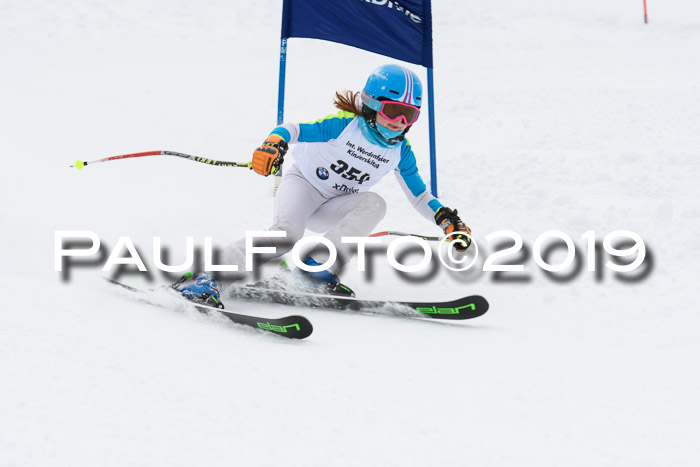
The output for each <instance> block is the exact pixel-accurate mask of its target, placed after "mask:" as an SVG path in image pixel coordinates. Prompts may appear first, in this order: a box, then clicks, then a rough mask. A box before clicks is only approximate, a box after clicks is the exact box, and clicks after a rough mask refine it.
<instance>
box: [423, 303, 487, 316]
mask: <svg viewBox="0 0 700 467" xmlns="http://www.w3.org/2000/svg"><path fill="white" fill-rule="evenodd" d="M465 308H471V310H472V311H475V310H476V305H474V304H473V303H469V304H468V305H464V306H460V307H457V308H438V307H436V306H433V307H430V308H426V307H417V308H416V311H418V312H420V313H424V314H427V315H434V314H438V315H458V314H460V313H461V312H462V310H464V309H465Z"/></svg>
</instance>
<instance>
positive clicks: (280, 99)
mask: <svg viewBox="0 0 700 467" xmlns="http://www.w3.org/2000/svg"><path fill="white" fill-rule="evenodd" d="M286 74H287V38H286V37H283V38H282V39H281V40H280V78H279V90H278V93H277V125H281V124H282V123H284V81H285V78H286ZM275 177H276V178H275V189H274V191H275V192H276V191H277V187H278V186H279V183H280V181H281V180H282V167H280V170H279V172H277V175H275Z"/></svg>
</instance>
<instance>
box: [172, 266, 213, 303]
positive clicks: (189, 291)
mask: <svg viewBox="0 0 700 467" xmlns="http://www.w3.org/2000/svg"><path fill="white" fill-rule="evenodd" d="M189 279H192V282H191V283H190V284H187V285H183V284H184V283H185V282H187V281H188V280H189ZM171 287H172V288H173V289H175V290H177V291H178V292H180V293H182V296H183V297H185V298H186V299H188V300H192V301H193V302H195V303H201V304H203V305H208V306H213V307H215V308H224V304H223V303H221V293H219V284H218V282H217V280H216V276H214V274H211V273H208V272H204V271H201V272H198V273H197V274H195V275H194V276H192V274H191V273H189V272H188V273H186V274H185V275H184V276H182V277H181V278H180V280H178V281H177V282H175V283H174V284H173V285H172V286H171Z"/></svg>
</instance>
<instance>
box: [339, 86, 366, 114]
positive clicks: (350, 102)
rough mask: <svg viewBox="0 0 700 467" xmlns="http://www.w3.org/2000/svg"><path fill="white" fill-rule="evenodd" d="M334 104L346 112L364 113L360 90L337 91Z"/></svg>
mask: <svg viewBox="0 0 700 467" xmlns="http://www.w3.org/2000/svg"><path fill="white" fill-rule="evenodd" d="M333 105H335V107H336V108H337V109H340V110H344V111H345V112H351V113H354V114H355V115H362V101H361V100H360V93H359V92H353V91H345V92H344V93H343V94H341V93H340V92H338V91H336V92H335V99H333Z"/></svg>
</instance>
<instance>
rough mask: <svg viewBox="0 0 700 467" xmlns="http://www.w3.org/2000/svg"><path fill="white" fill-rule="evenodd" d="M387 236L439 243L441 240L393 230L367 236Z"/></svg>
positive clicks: (440, 238)
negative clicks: (414, 238) (415, 238)
mask: <svg viewBox="0 0 700 467" xmlns="http://www.w3.org/2000/svg"><path fill="white" fill-rule="evenodd" d="M388 235H392V236H395V237H418V238H422V239H423V240H426V241H428V242H439V241H440V240H442V237H426V236H425V235H419V234H414V233H406V232H396V231H393V230H385V231H383V232H376V233H373V234H371V235H369V236H370V237H385V236H388Z"/></svg>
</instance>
